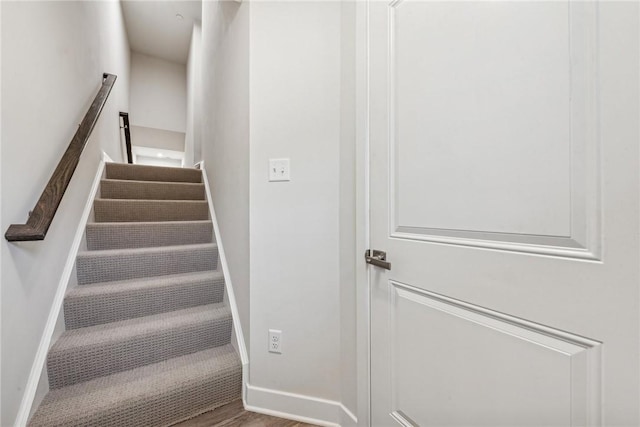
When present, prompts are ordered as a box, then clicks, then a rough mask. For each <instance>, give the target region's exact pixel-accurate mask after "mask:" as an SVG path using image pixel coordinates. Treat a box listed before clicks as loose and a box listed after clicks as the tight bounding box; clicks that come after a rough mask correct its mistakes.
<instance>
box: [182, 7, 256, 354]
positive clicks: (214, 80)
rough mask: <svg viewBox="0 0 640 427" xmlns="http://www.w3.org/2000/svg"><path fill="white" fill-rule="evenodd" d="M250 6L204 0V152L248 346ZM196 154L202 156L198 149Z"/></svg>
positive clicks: (196, 158) (196, 159)
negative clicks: (198, 153)
mask: <svg viewBox="0 0 640 427" xmlns="http://www.w3.org/2000/svg"><path fill="white" fill-rule="evenodd" d="M249 8H250V3H249V2H242V3H237V2H232V1H220V2H217V1H205V2H203V10H202V101H201V102H202V104H201V105H202V136H201V141H202V158H203V159H204V160H205V166H206V168H207V174H208V178H209V185H210V186H211V192H212V198H213V203H214V205H215V209H216V215H217V219H218V223H219V226H220V233H221V237H222V243H223V244H224V249H225V255H226V258H227V263H228V267H229V273H230V275H231V280H232V282H233V288H234V294H235V297H236V302H237V305H238V311H239V314H240V321H241V325H242V330H243V332H244V334H245V337H244V339H245V345H247V347H248V345H249V340H248V335H249V327H250V325H249V262H250V259H249ZM196 92H197V91H196ZM194 123H195V122H194ZM194 151H195V150H194ZM194 160H195V161H196V162H197V161H199V159H198V157H197V153H196V157H195V159H194Z"/></svg>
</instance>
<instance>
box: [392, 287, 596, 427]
mask: <svg viewBox="0 0 640 427" xmlns="http://www.w3.org/2000/svg"><path fill="white" fill-rule="evenodd" d="M389 298H390V300H389V306H390V307H391V310H390V325H391V328H390V332H391V339H390V340H389V348H388V351H389V354H390V357H389V359H388V360H389V365H390V366H388V367H387V369H388V372H390V375H391V401H392V412H391V415H392V417H393V418H394V419H395V420H396V421H397V422H398V423H399V424H400V425H408V426H411V425H420V426H462V425H474V426H483V425H484V426H512V427H513V426H543V425H544V426H568V425H585V424H590V423H597V420H598V419H599V413H600V406H599V401H600V399H599V396H600V383H599V380H598V378H599V375H600V372H599V367H600V343H598V342H595V341H592V340H588V339H585V338H582V337H578V336H573V335H571V334H567V333H564V332H562V331H556V330H553V329H551V328H547V327H544V326H542V325H537V324H535V323H531V322H527V321H524V320H521V319H517V318H514V317H510V316H507V315H504V314H501V313H497V312H494V311H491V310H487V309H484V308H482V307H477V306H473V305H470V304H465V303H462V302H460V301H456V300H454V299H450V298H446V297H443V296H441V295H437V294H433V293H430V292H427V291H424V290H420V289H417V288H413V287H411V286H408V285H405V284H401V283H397V282H390V284H389Z"/></svg>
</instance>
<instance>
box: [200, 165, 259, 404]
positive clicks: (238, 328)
mask: <svg viewBox="0 0 640 427" xmlns="http://www.w3.org/2000/svg"><path fill="white" fill-rule="evenodd" d="M195 168H196V169H200V170H201V171H202V181H203V183H204V188H205V193H206V196H207V202H208V204H209V212H211V221H212V222H213V232H214V235H215V239H216V244H217V245H218V258H219V261H220V266H221V267H222V274H223V275H224V284H225V291H226V296H227V300H228V302H229V308H230V309H231V316H232V318H233V331H234V334H233V335H234V336H235V341H233V342H232V344H235V345H234V347H235V348H236V350H237V351H238V353H239V356H240V361H241V362H242V384H243V387H242V402H243V403H246V394H247V393H246V390H247V384H248V383H249V354H248V352H247V347H246V345H245V341H244V333H243V332H242V324H241V323H240V314H239V313H238V304H237V303H236V296H235V292H234V291H233V283H232V281H231V275H230V274H229V266H228V264H227V257H226V255H225V252H224V245H223V244H222V237H221V236H220V227H219V226H218V219H217V217H216V210H215V207H214V206H213V198H212V197H211V189H210V188H209V180H208V178H207V170H206V169H205V164H204V160H202V161H200V162H198V163H196V164H195Z"/></svg>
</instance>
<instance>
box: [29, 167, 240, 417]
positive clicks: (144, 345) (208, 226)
mask: <svg viewBox="0 0 640 427" xmlns="http://www.w3.org/2000/svg"><path fill="white" fill-rule="evenodd" d="M105 171H106V172H105V176H106V178H105V179H103V180H102V182H101V185H100V196H99V198H97V199H96V200H95V201H94V215H93V216H94V221H95V222H92V223H89V224H88V225H87V229H86V250H85V251H82V252H80V253H79V254H78V257H77V260H76V273H77V279H78V286H76V287H74V288H72V289H70V290H69V291H68V293H67V295H66V297H65V300H64V319H65V325H66V331H65V332H64V333H63V334H62V336H61V337H60V338H59V339H58V340H57V341H56V342H55V343H54V344H53V346H52V347H51V348H50V350H49V354H48V357H47V373H48V377H49V386H50V391H49V393H48V394H47V395H46V397H45V398H44V400H43V402H42V403H41V404H40V406H39V408H38V409H37V411H36V412H35V414H34V415H33V417H32V418H31V420H30V421H29V426H32V427H36V426H47V427H52V426H103V427H106V426H109V427H111V426H114V427H115V426H117V427H121V426H132V427H133V426H136V427H140V426H153V427H157V426H169V425H172V424H174V423H176V422H178V421H181V420H184V419H187V418H191V417H193V416H196V415H199V414H201V413H203V412H206V411H208V410H211V409H213V408H216V407H218V406H221V405H223V404H225V403H228V402H231V401H233V400H235V399H238V398H240V395H241V383H242V372H241V364H240V360H239V357H238V355H237V354H236V351H235V350H234V348H233V347H232V346H231V344H230V340H231V328H232V318H231V312H230V310H229V308H228V307H227V306H226V305H225V303H224V300H223V297H224V278H223V276H222V273H221V272H219V271H217V270H218V269H217V264H218V250H217V246H216V244H215V243H214V242H213V227H212V223H211V220H210V219H209V208H208V204H207V202H206V200H205V191H204V184H203V183H202V173H201V171H199V170H196V169H181V168H163V167H153V166H139V165H127V164H119V163H108V164H107V165H106V169H105Z"/></svg>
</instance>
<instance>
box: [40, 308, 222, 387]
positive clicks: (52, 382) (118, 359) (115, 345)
mask: <svg viewBox="0 0 640 427" xmlns="http://www.w3.org/2000/svg"><path fill="white" fill-rule="evenodd" d="M231 323H232V322H231V318H225V319H217V320H215V321H209V322H206V323H199V324H193V325H188V326H184V327H180V328H171V324H167V328H171V329H165V330H162V331H155V332H153V333H147V334H146V335H143V336H135V337H127V338H126V339H122V340H112V341H107V340H105V341H104V342H101V343H99V344H96V345H92V346H86V347H75V348H70V349H65V350H64V351H58V350H57V349H56V347H55V346H54V347H53V348H52V349H51V350H50V351H49V355H48V357H47V372H48V373H49V386H50V387H51V388H52V389H56V388H60V387H65V386H69V385H72V384H76V383H79V382H83V381H89V380H91V379H94V378H98V377H103V376H106V375H111V374H115V373H118V372H123V371H126V370H129V369H134V368H137V367H140V366H144V365H148V364H152V363H156V362H161V361H163V360H167V359H170V358H173V357H180V356H184V355H187V354H191V353H195V352H197V351H202V350H206V349H208V348H212V347H218V346H222V345H225V344H228V343H229V342H230V340H231Z"/></svg>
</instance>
